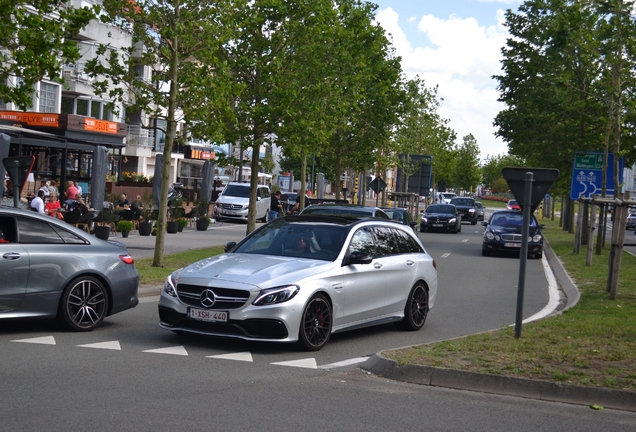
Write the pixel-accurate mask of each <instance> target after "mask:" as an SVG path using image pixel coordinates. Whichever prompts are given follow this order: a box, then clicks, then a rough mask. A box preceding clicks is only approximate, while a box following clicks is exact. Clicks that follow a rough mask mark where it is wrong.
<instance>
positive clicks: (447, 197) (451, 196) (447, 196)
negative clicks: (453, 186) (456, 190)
mask: <svg viewBox="0 0 636 432" xmlns="http://www.w3.org/2000/svg"><path fill="white" fill-rule="evenodd" d="M454 196H455V194H452V193H443V194H442V198H446V199H450V198H453V197H454Z"/></svg>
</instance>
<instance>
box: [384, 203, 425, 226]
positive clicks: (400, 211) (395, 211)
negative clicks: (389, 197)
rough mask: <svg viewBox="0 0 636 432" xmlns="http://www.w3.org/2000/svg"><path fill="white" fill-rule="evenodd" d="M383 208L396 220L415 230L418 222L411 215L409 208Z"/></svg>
mask: <svg viewBox="0 0 636 432" xmlns="http://www.w3.org/2000/svg"><path fill="white" fill-rule="evenodd" d="M382 210H384V213H386V215H387V216H388V217H390V218H391V219H393V220H394V221H398V222H400V223H402V224H404V225H408V226H410V227H411V228H413V230H415V227H416V226H417V222H416V221H414V220H413V216H411V213H409V211H408V210H407V209H405V208H401V207H382Z"/></svg>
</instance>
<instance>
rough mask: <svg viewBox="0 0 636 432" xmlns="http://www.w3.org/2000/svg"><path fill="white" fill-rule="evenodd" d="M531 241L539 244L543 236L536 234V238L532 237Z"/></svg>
mask: <svg viewBox="0 0 636 432" xmlns="http://www.w3.org/2000/svg"><path fill="white" fill-rule="evenodd" d="M530 241H533V242H535V243H539V242H540V241H541V234H535V235H534V237H532V238H531V239H530Z"/></svg>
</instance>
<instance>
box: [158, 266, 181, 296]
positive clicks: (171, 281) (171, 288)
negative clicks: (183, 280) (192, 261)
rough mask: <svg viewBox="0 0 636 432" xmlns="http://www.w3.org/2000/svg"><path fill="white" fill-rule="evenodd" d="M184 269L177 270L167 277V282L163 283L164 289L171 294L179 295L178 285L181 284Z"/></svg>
mask: <svg viewBox="0 0 636 432" xmlns="http://www.w3.org/2000/svg"><path fill="white" fill-rule="evenodd" d="M182 270H183V269H182V268H180V269H179V270H175V271H174V272H172V274H171V275H170V276H168V277H167V278H166V282H165V283H164V285H163V291H164V292H165V293H166V294H168V295H169V296H172V297H176V296H177V285H179V275H180V274H181V271H182Z"/></svg>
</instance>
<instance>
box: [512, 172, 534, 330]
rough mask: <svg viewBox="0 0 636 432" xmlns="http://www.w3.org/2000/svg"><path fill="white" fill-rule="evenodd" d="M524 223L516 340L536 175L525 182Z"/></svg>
mask: <svg viewBox="0 0 636 432" xmlns="http://www.w3.org/2000/svg"><path fill="white" fill-rule="evenodd" d="M523 181H524V182H525V184H524V191H523V192H524V193H523V203H522V205H523V222H522V224H523V225H522V228H521V251H520V252H519V254H520V255H519V283H518V284H517V316H516V319H515V338H517V339H519V338H520V337H521V327H522V325H523V295H524V290H525V284H526V262H527V261H528V235H530V216H531V215H532V206H531V200H532V183H533V182H534V175H533V174H532V173H531V172H527V173H526V177H525V178H524V180H523Z"/></svg>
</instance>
